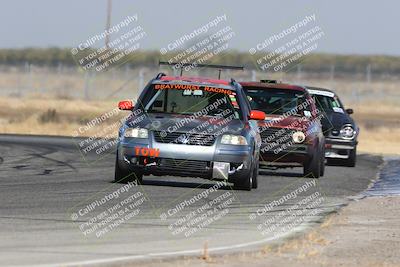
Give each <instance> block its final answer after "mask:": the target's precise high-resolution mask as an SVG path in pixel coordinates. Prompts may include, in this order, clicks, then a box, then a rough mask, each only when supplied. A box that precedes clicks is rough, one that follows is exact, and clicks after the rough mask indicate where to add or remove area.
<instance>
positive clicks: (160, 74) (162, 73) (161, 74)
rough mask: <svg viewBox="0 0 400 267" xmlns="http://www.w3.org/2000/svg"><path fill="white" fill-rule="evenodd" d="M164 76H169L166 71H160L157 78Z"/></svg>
mask: <svg viewBox="0 0 400 267" xmlns="http://www.w3.org/2000/svg"><path fill="white" fill-rule="evenodd" d="M163 76H167V75H166V74H165V73H164V72H160V73H158V74H157V76H156V79H157V80H159V79H160V78H161V77H163Z"/></svg>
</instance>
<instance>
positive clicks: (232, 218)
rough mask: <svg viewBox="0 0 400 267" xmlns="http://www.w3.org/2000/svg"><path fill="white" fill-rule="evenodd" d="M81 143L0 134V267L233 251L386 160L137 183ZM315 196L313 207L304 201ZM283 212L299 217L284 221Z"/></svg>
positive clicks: (322, 212)
mask: <svg viewBox="0 0 400 267" xmlns="http://www.w3.org/2000/svg"><path fill="white" fill-rule="evenodd" d="M77 141H79V140H77V139H73V138H67V137H48V136H47V137H46V136H23V135H0V266H17V265H26V266H28V265H29V266H32V265H63V266H66V265H80V264H94V265H98V264H101V263H105V264H108V263H111V262H113V261H116V260H117V261H118V260H119V261H120V262H125V261H134V260H148V259H151V258H162V257H175V256H180V255H190V254H191V255H199V254H200V253H201V251H202V250H203V248H204V246H205V244H207V247H208V249H209V251H210V253H217V252H218V253H221V252H224V253H225V252H227V253H229V252H233V251H239V250H248V249H255V248H257V247H261V246H262V245H263V244H265V243H266V242H270V243H273V242H281V240H283V238H285V237H289V236H292V235H294V234H296V233H301V232H303V231H306V230H307V229H309V228H310V227H313V226H315V225H316V224H318V223H320V222H321V221H322V220H323V219H324V217H325V216H326V215H327V214H329V213H332V212H335V211H336V210H337V209H338V208H340V207H341V206H343V205H345V204H347V203H348V202H349V201H350V199H351V198H353V197H355V196H357V195H359V193H361V192H362V191H364V190H365V189H366V188H367V187H368V185H369V184H370V183H371V181H373V180H374V179H376V176H377V172H378V167H379V166H380V164H381V163H382V159H381V158H380V157H378V156H371V155H366V154H363V155H359V158H358V163H357V167H355V168H346V167H340V166H327V168H326V172H325V176H324V177H322V178H320V179H317V180H314V179H310V178H303V177H302V173H301V170H300V169H283V170H262V171H260V176H259V187H258V189H256V190H252V191H251V192H246V191H233V190H231V188H230V186H223V187H221V188H219V190H214V191H213V190H212V188H213V186H214V187H215V182H212V181H208V180H203V179H194V178H181V177H169V176H168V177H154V176H149V177H145V178H144V183H143V185H138V186H134V185H127V184H119V183H113V178H114V177H113V176H114V162H115V156H114V154H113V153H112V151H111V152H109V153H103V154H101V155H97V154H95V153H92V154H88V155H85V156H83V155H82V153H81V152H80V151H79V150H78V147H77V145H76V142H77ZM313 183H314V185H312V184H313ZM299 188H303V189H304V190H303V191H301V190H299ZM305 188H306V189H305ZM212 191H213V192H212ZM293 192H296V196H294V194H293ZM288 196H289V198H288ZM290 196H291V197H290ZM311 196H314V197H316V198H315V199H314V198H312V200H315V205H310V206H308V208H304V207H305V206H302V205H303V204H307V203H309V204H310V203H311V202H306V201H307V199H308V200H310V199H311V198H310V197H311ZM285 197H286V198H285ZM317 197H318V198H317ZM282 199H283V200H284V201H283V202H282V203H281V204H280V205H279V206H275V207H273V208H271V209H269V208H267V207H271V206H268V204H270V203H274V202H273V201H278V202H279V201H282ZM302 200H304V201H303V202H301V201H302ZM317 200H319V202H317ZM93 203H96V204H93ZM181 203H185V204H182V205H186V206H185V207H184V208H179V207H180V205H181ZM93 205H94V206H93ZM207 205H212V208H209V206H207ZM204 207H207V208H209V209H206V208H204ZM288 209H289V210H290V211H289V213H288ZM313 211H314V212H313ZM280 212H281V213H280ZM282 212H283V213H282ZM284 212H287V213H286V214H285V213H284ZM279 214H281V215H282V216H283V217H284V216H286V217H290V215H292V214H295V215H296V216H293V218H292V221H289V220H286V221H285V223H282V219H283V217H282V216H281V215H279ZM295 217H296V218H295ZM90 222H91V223H90ZM272 225H275V226H276V227H275V228H271V229H269V228H268V227H269V226H272ZM193 229H194V230H193ZM278 233H279V235H277V234H278Z"/></svg>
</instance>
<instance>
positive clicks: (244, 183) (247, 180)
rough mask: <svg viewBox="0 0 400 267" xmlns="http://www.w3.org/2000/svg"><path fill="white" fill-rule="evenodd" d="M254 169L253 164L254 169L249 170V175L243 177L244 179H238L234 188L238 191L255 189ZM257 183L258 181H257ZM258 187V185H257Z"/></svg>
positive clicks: (253, 167)
mask: <svg viewBox="0 0 400 267" xmlns="http://www.w3.org/2000/svg"><path fill="white" fill-rule="evenodd" d="M254 169H255V166H254V164H252V168H251V169H250V170H249V172H248V173H246V174H245V175H243V176H242V177H238V179H237V180H236V181H235V182H234V183H233V188H234V189H236V190H246V191H250V190H251V189H252V188H255V187H253V182H254ZM256 179H257V177H256ZM256 183H257V181H256ZM256 187H257V184H256Z"/></svg>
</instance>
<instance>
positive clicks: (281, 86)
mask: <svg viewBox="0 0 400 267" xmlns="http://www.w3.org/2000/svg"><path fill="white" fill-rule="evenodd" d="M239 84H240V85H242V86H243V87H257V88H263V89H276V88H277V89H287V90H297V91H303V92H306V89H305V88H304V87H302V86H299V85H294V84H288V83H262V82H239Z"/></svg>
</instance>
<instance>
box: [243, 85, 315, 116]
mask: <svg viewBox="0 0 400 267" xmlns="http://www.w3.org/2000/svg"><path fill="white" fill-rule="evenodd" d="M245 92H246V94H247V96H248V99H249V102H250V106H251V108H252V109H257V110H261V111H264V112H265V113H266V114H275V115H283V114H285V113H287V112H290V111H293V110H296V111H297V112H296V113H295V114H297V115H301V116H302V115H303V114H302V111H304V110H308V111H310V106H309V105H307V106H306V107H305V109H302V110H300V109H298V108H297V107H299V106H300V105H301V104H303V103H304V102H305V101H306V95H305V93H304V92H302V91H297V90H285V89H278V88H277V89H274V88H271V89H270V88H268V89H257V88H245Z"/></svg>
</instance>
